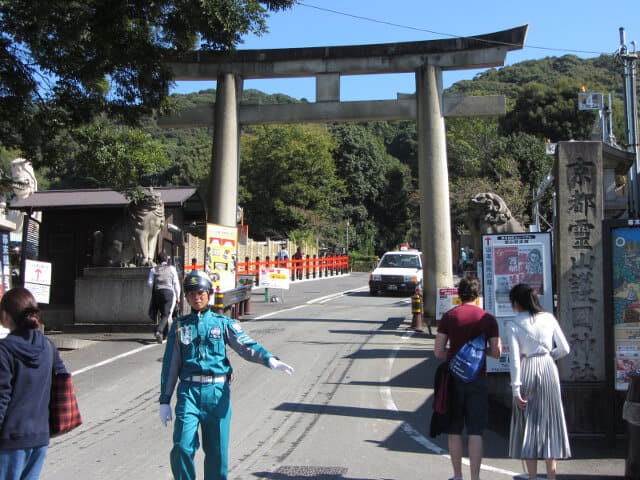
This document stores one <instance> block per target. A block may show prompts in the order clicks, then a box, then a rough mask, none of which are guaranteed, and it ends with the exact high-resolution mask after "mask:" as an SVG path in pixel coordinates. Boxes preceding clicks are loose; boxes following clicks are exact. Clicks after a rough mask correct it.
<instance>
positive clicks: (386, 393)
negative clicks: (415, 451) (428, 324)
mask: <svg viewBox="0 0 640 480" xmlns="http://www.w3.org/2000/svg"><path fill="white" fill-rule="evenodd" d="M414 333H415V332H407V333H406V334H405V335H403V336H402V340H408V339H409V338H411V337H412V336H413V335H414ZM399 349H400V346H399V345H397V346H396V347H394V349H393V351H392V352H391V353H390V354H389V358H387V376H386V378H383V379H382V382H383V383H387V384H388V383H389V381H390V380H391V370H392V367H393V361H394V360H395V358H396V355H397V352H398V350H399ZM380 396H381V397H382V400H383V401H384V404H385V407H386V408H387V409H388V410H391V411H394V412H397V413H398V415H399V414H400V413H399V411H398V407H397V406H396V404H395V402H394V401H393V396H392V395H391V387H389V386H388V385H386V386H381V387H380ZM401 428H402V431H403V432H404V433H406V434H407V435H408V436H409V437H410V438H412V439H413V440H415V441H416V442H417V443H418V444H420V445H422V446H423V447H424V448H426V449H427V450H429V451H431V452H433V453H435V454H436V455H440V456H442V457H444V458H447V459H449V460H450V459H451V455H449V454H447V451H446V450H444V449H442V448H440V447H439V446H438V445H436V444H435V443H433V442H431V441H430V440H428V439H427V438H426V437H425V436H424V435H422V434H421V433H420V432H418V431H417V430H416V429H415V428H413V427H412V426H411V425H410V424H409V423H407V422H404V423H403V424H402V426H401ZM462 463H463V464H464V465H467V466H469V459H468V458H466V457H463V458H462ZM480 469H481V470H484V471H486V472H493V473H499V474H502V475H507V476H510V477H518V478H520V477H519V474H518V473H516V472H512V471H510V470H504V469H502V468H496V467H492V466H490V465H485V464H482V465H481V467H480Z"/></svg>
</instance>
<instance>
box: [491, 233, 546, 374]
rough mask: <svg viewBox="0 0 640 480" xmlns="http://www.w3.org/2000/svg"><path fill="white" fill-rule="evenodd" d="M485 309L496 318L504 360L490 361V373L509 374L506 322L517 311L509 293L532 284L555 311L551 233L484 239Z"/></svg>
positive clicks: (498, 236) (544, 303)
mask: <svg viewBox="0 0 640 480" xmlns="http://www.w3.org/2000/svg"><path fill="white" fill-rule="evenodd" d="M482 257H483V263H482V265H483V275H482V278H483V287H482V292H483V296H484V309H485V310H486V311H487V312H489V313H491V314H492V315H494V316H495V317H496V319H497V320H498V326H499V327H500V336H501V337H502V345H503V350H502V357H501V358H500V359H498V360H496V359H493V358H487V372H505V371H509V346H508V345H507V343H506V338H505V335H504V333H505V329H504V326H505V324H506V322H508V321H509V320H511V319H513V317H514V316H515V315H516V312H515V311H514V310H513V308H512V307H511V302H510V301H509V290H511V288H512V287H514V286H515V285H517V284H518V283H527V284H529V285H531V287H533V288H534V289H535V291H536V292H537V293H538V297H539V298H540V303H541V305H542V308H544V309H545V310H546V311H548V312H553V291H552V287H551V286H552V284H551V258H552V257H551V234H549V233H511V234H501V235H483V236H482Z"/></svg>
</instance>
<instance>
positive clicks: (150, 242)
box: [93, 189, 164, 267]
mask: <svg viewBox="0 0 640 480" xmlns="http://www.w3.org/2000/svg"><path fill="white" fill-rule="evenodd" d="M163 226H164V203H163V202H162V199H161V197H160V194H159V193H157V192H154V191H153V189H149V190H148V191H146V192H145V195H144V196H143V197H142V198H140V199H138V200H137V201H133V202H131V203H130V204H129V206H128V207H127V212H126V214H125V215H124V217H123V218H122V219H121V220H120V221H118V222H117V223H116V224H115V225H113V226H112V227H111V228H110V229H109V230H108V231H107V233H106V235H105V234H103V233H102V232H101V231H97V232H95V233H94V249H93V263H94V265H99V266H110V267H126V266H136V267H141V266H152V265H153V257H154V255H155V252H156V247H157V245H158V237H159V236H160V232H161V231H162V227H163Z"/></svg>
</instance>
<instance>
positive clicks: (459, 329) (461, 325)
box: [434, 278, 502, 480]
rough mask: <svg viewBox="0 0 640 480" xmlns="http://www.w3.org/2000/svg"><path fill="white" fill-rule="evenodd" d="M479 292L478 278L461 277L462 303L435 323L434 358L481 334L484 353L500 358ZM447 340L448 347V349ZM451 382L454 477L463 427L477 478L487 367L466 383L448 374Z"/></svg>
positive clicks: (456, 479)
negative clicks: (485, 339)
mask: <svg viewBox="0 0 640 480" xmlns="http://www.w3.org/2000/svg"><path fill="white" fill-rule="evenodd" d="M479 295H480V281H479V280H478V279H477V278H463V279H462V280H460V284H459V285H458V296H459V297H460V300H461V301H462V305H460V306H458V307H455V308H453V309H451V310H449V311H448V312H447V313H445V314H444V315H443V316H442V319H441V320H440V324H439V325H438V333H437V334H436V342H435V348H434V350H435V351H434V353H435V356H436V358H442V359H446V360H447V361H449V360H451V358H453V356H454V355H455V354H456V353H458V350H460V349H461V348H462V347H463V345H464V344H465V343H467V342H468V341H469V340H473V339H474V338H476V337H478V336H479V335H481V334H482V333H484V334H485V338H488V339H489V340H488V345H489V348H488V349H487V355H489V356H490V357H493V358H500V354H501V353H502V343H501V341H500V333H499V330H498V323H497V322H496V319H495V317H494V316H493V315H491V314H489V313H487V312H485V311H484V310H483V309H482V308H480V307H478V306H476V305H475V302H476V299H477V298H478V296H479ZM447 342H448V343H449V348H447ZM450 381H452V382H453V384H454V391H455V394H454V411H453V415H452V417H453V418H452V421H451V424H450V425H449V427H448V428H447V430H446V433H447V434H448V442H449V454H450V455H451V465H452V466H453V478H452V479H451V480H462V451H463V445H462V430H463V429H464V427H465V426H466V428H467V435H468V436H469V462H470V469H471V480H479V478H480V464H481V463H482V433H483V431H484V427H485V425H486V424H487V419H488V414H489V413H488V412H489V395H488V387H487V371H486V366H483V367H482V370H481V371H480V374H479V375H478V377H477V378H476V379H475V380H473V381H472V382H469V383H464V382H463V381H462V380H458V379H457V378H455V377H453V376H451V379H450Z"/></svg>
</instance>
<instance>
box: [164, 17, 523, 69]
mask: <svg viewBox="0 0 640 480" xmlns="http://www.w3.org/2000/svg"><path fill="white" fill-rule="evenodd" d="M528 28H529V26H528V25H522V26H519V27H515V28H511V29H508V30H502V31H499V32H494V33H488V34H484V35H476V36H472V37H456V38H449V39H440V40H425V41H420V42H397V43H382V44H370V45H348V46H331V47H329V46H328V47H306V48H282V49H268V50H236V51H234V52H231V53H222V52H194V53H191V54H188V55H185V56H183V57H181V58H180V59H176V60H174V61H171V62H170V65H171V67H172V69H173V71H174V74H175V79H176V80H215V79H216V78H217V76H218V74H220V73H234V74H236V75H238V76H240V77H242V78H275V77H285V76H314V75H317V74H319V73H323V72H332V73H333V72H335V73H340V74H343V75H357V74H371V73H404V72H412V71H415V70H416V69H417V68H420V66H422V65H424V64H425V63H431V64H434V65H437V66H438V67H439V68H441V69H442V70H459V69H466V68H483V67H492V66H500V65H503V64H504V59H505V56H506V54H507V52H508V51H512V50H519V49H521V48H522V47H523V46H524V42H525V38H526V35H527V30H528Z"/></svg>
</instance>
